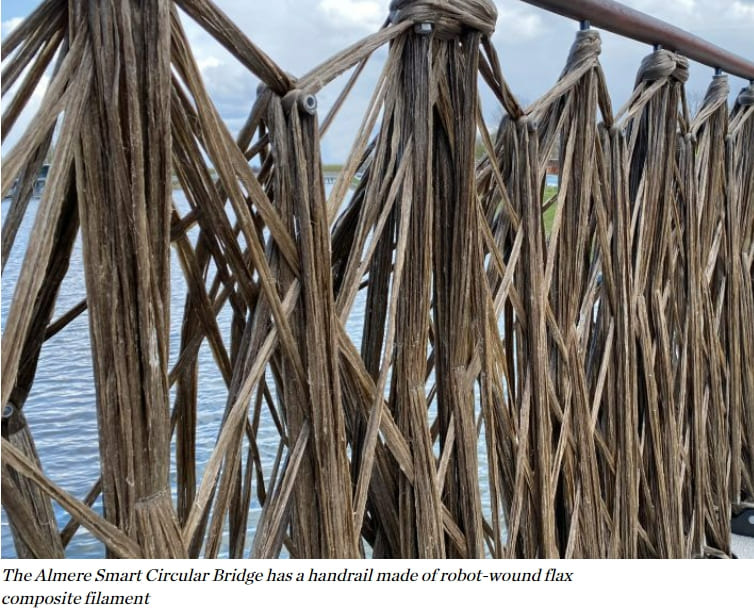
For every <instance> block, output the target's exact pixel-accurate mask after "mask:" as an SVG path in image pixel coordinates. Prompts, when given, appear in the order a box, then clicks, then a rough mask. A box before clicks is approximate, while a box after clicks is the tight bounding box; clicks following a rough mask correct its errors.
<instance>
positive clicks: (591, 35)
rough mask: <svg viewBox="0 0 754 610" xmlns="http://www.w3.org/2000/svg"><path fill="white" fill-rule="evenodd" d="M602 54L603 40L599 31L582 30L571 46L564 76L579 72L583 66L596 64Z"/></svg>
mask: <svg viewBox="0 0 754 610" xmlns="http://www.w3.org/2000/svg"><path fill="white" fill-rule="evenodd" d="M601 52H602V39H601V38H600V35H599V32H598V31H597V30H580V31H578V32H576V40H574V41H573V44H572V45H571V50H570V51H569V53H568V59H567V60H566V65H565V69H564V70H563V74H566V73H568V72H572V71H574V70H577V69H578V68H579V67H581V66H582V65H583V64H595V63H597V60H598V58H599V56H600V53H601Z"/></svg>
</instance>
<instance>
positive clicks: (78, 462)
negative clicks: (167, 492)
mask: <svg viewBox="0 0 754 610" xmlns="http://www.w3.org/2000/svg"><path fill="white" fill-rule="evenodd" d="M173 196H174V199H175V200H176V203H177V204H178V206H179V207H183V206H186V205H187V204H186V201H185V198H184V196H183V193H182V192H181V191H176V192H174V194H173ZM38 203H39V201H38V200H36V199H33V200H32V201H31V203H30V204H29V210H28V213H27V214H26V217H25V219H24V222H23V224H22V226H21V228H20V230H19V233H18V237H17V239H16V244H15V245H14V248H13V251H12V252H11V255H10V257H9V259H8V263H7V264H6V267H5V270H4V271H3V276H2V318H1V321H2V322H1V323H2V328H3V329H5V321H6V318H7V315H8V310H9V308H10V304H11V302H12V295H13V290H14V288H15V284H16V281H17V278H18V275H19V272H20V269H21V266H22V264H23V260H24V255H25V252H26V246H27V241H26V240H27V238H28V235H29V234H30V232H31V227H32V224H33V220H34V214H35V212H36V207H37V205H38ZM7 204H8V201H3V207H2V220H3V222H5V215H6V213H7V208H8V205H7ZM191 237H192V239H195V238H196V229H195V230H194V231H193V234H192V235H191ZM171 257H172V265H171V267H172V295H171V318H170V343H171V346H170V347H171V349H170V354H171V368H172V365H173V364H174V363H175V360H176V358H177V353H178V348H179V345H180V333H181V322H182V318H183V306H184V298H185V294H186V285H185V282H184V279H183V273H182V270H181V268H180V264H179V262H178V259H177V257H176V255H175V253H174V252H173V253H172V254H171ZM85 296H86V286H85V282H84V270H83V264H82V253H81V242H80V240H77V242H76V245H75V247H74V251H73V255H72V259H71V265H70V268H69V271H68V274H67V275H66V278H65V280H64V282H63V285H62V287H61V290H60V294H59V297H58V301H57V304H56V309H55V314H54V316H53V319H56V318H57V317H58V316H60V315H62V314H63V313H65V312H66V311H68V310H69V309H71V308H72V307H74V306H75V305H76V304H78V303H79V302H80V301H81V300H82V299H84V297H85ZM363 307H364V305H363V298H359V299H357V301H356V303H355V305H354V309H353V311H352V315H351V318H350V320H349V323H348V330H349V333H351V335H352V336H353V337H354V340H358V338H359V337H360V336H361V328H360V326H359V324H358V321H360V320H361V318H362V316H363ZM230 319H231V315H230V308H229V307H226V308H225V309H224V310H223V311H222V312H221V314H220V316H219V326H220V329H221V332H223V333H225V338H226V339H227V338H228V337H227V334H228V332H229V328H230ZM228 344H229V343H228ZM90 350H91V347H90V342H89V321H88V316H87V312H84V313H83V314H82V315H81V316H79V317H78V318H77V319H76V320H75V321H74V322H72V323H71V324H69V325H68V326H67V327H66V328H65V329H64V330H62V331H61V332H60V333H58V334H57V335H55V336H54V337H52V338H51V339H49V340H48V341H47V342H46V343H45V344H44V347H43V348H42V353H41V355H40V360H39V366H38V369H37V375H36V378H35V380H34V386H33V388H32V392H31V394H30V395H29V398H28V400H27V402H26V404H25V406H24V413H25V415H26V419H27V422H28V424H29V426H30V427H31V430H32V434H33V437H34V441H35V443H36V446H37V451H38V453H39V456H40V460H41V461H42V465H43V467H44V469H45V471H46V473H47V474H48V475H49V476H50V478H51V479H52V480H53V481H55V482H56V483H57V484H58V485H60V486H61V487H62V488H63V489H65V490H66V491H68V492H70V493H71V494H73V495H74V496H76V497H77V498H83V497H85V496H86V494H87V493H88V492H89V491H90V489H91V487H92V486H93V484H94V483H95V481H97V479H98V477H99V449H98V438H97V416H96V409H95V390H94V377H93V372H92V361H91V351H90ZM199 379H200V385H199V388H198V405H199V406H198V413H197V418H198V419H197V430H198V435H197V447H196V452H197V455H196V459H197V471H198V472H197V476H198V477H201V474H202V471H203V468H204V465H205V464H206V462H207V460H208V459H209V457H210V455H211V452H212V449H213V448H214V446H215V441H216V439H217V434H218V431H219V426H220V421H221V419H222V414H223V410H224V408H225V400H226V397H227V391H226V388H225V384H224V382H223V380H222V377H221V376H220V374H219V373H218V372H217V368H216V366H215V363H214V360H213V356H212V352H211V350H210V348H209V347H208V346H207V344H206V341H205V342H204V343H203V344H202V346H201V348H200V350H199ZM271 387H272V385H271ZM265 414H266V412H265ZM266 415H267V414H266ZM278 438H279V437H278V433H277V430H276V429H275V427H274V424H273V422H272V421H271V419H270V418H269V416H268V417H267V419H265V418H264V417H263V419H262V421H261V425H260V433H259V437H258V446H259V450H260V453H261V458H262V462H263V465H265V466H266V468H267V469H268V470H267V472H268V473H269V469H270V468H271V466H272V464H273V463H274V460H275V455H276V452H277V449H278ZM173 476H175V474H174V473H173ZM54 506H55V513H56V516H57V519H58V523H59V525H60V526H61V527H63V526H64V525H65V523H66V522H67V518H68V516H67V513H66V512H65V511H64V510H63V509H62V508H60V507H59V506H57V504H55V505H54ZM93 508H94V509H95V510H96V511H98V512H100V511H101V510H102V507H101V503H100V502H99V501H98V502H97V503H96V504H95V505H94V507H93ZM260 513H261V508H260V506H259V505H258V504H254V505H252V511H251V514H250V517H249V528H250V530H253V529H254V527H255V525H256V522H257V520H258V519H259V515H260ZM1 543H2V557H3V558H12V557H15V556H16V553H15V549H14V546H13V540H12V537H11V533H10V529H9V526H8V520H7V515H6V514H5V511H2V539H1ZM225 552H227V551H225ZM103 553H104V548H103V545H102V544H101V543H99V542H98V541H97V540H96V539H95V538H94V537H93V536H92V535H91V534H89V533H88V532H86V531H85V530H83V529H79V531H78V532H77V534H76V535H75V537H74V538H73V540H71V542H70V543H69V545H68V547H67V548H66V555H67V556H69V557H100V556H102V555H103Z"/></svg>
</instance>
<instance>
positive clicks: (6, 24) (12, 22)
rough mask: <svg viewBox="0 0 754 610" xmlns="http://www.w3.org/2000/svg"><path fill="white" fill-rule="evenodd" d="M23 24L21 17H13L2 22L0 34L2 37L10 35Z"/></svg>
mask: <svg viewBox="0 0 754 610" xmlns="http://www.w3.org/2000/svg"><path fill="white" fill-rule="evenodd" d="M23 22H24V20H23V18H22V17H13V18H12V19H8V20H7V21H3V22H2V24H0V32H2V35H3V37H5V36H7V35H8V34H10V33H11V32H12V31H13V30H15V29H16V28H17V27H18V26H19V25H21V24H22V23H23Z"/></svg>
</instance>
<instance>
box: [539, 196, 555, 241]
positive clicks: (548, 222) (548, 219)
mask: <svg viewBox="0 0 754 610" xmlns="http://www.w3.org/2000/svg"><path fill="white" fill-rule="evenodd" d="M557 192H558V188H557V187H556V186H546V187H545V192H544V195H543V196H542V203H544V202H545V201H547V200H548V199H550V197H552V196H553V195H555V194H556V193H557ZM557 207H558V206H557V205H555V204H552V205H551V206H550V207H549V208H547V209H546V210H545V212H544V214H543V215H542V221H543V222H544V225H545V235H546V236H547V237H549V236H550V230H551V229H552V223H553V221H554V220H555V210H557Z"/></svg>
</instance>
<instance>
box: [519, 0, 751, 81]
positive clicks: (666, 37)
mask: <svg viewBox="0 0 754 610" xmlns="http://www.w3.org/2000/svg"><path fill="white" fill-rule="evenodd" d="M522 1H523V2H526V3H527V4H532V5H534V6H537V7H539V8H543V9H545V10H548V11H550V12H551V13H557V14H558V15H563V16H564V17H569V18H570V19H575V20H577V21H589V22H590V23H591V25H593V26H594V27H597V28H601V29H603V30H607V31H609V32H613V33H614V34H619V35H620V36H626V37H627V38H633V39H634V40H638V41H639V42H646V43H647V44H651V45H660V46H662V47H663V48H665V49H668V50H671V51H676V52H677V53H680V54H681V55H685V56H686V57H688V58H689V59H693V60H694V61H698V62H699V63H702V64H705V65H708V66H711V67H713V68H719V69H720V70H722V71H724V72H727V73H728V74H733V75H735V76H740V77H741V78H746V79H749V80H754V62H752V61H749V60H747V59H744V58H743V57H740V56H739V55H736V54H735V53H730V52H729V51H726V50H725V49H721V48H720V47H718V46H716V45H714V44H712V43H710V42H707V41H706V40H704V39H703V38H699V37H698V36H695V35H694V34H691V33H689V32H687V31H685V30H682V29H681V28H678V27H676V26H674V25H671V24H669V23H667V22H665V21H662V20H661V19H657V18H656V17H652V16H650V15H647V14H646V13H642V12H641V11H637V10H635V9H632V8H629V7H627V6H625V5H624V4H621V3H620V2H613V1H612V0H522Z"/></svg>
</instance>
